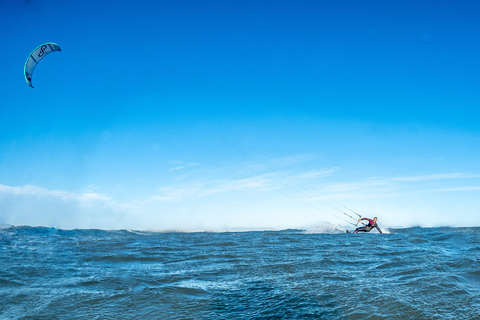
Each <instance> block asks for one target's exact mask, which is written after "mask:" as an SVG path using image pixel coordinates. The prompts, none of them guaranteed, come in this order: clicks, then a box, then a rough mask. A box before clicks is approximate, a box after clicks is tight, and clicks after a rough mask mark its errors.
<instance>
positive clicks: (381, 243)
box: [0, 227, 480, 319]
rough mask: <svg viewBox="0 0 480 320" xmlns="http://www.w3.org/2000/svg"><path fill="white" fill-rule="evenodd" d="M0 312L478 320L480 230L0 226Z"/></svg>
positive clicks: (25, 315) (8, 315)
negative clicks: (169, 229)
mask: <svg viewBox="0 0 480 320" xmlns="http://www.w3.org/2000/svg"><path fill="white" fill-rule="evenodd" d="M0 258H1V268H0V318H1V319H480V228H431V229H424V228H410V229H393V230H391V232H390V233H389V234H378V233H376V234H374V233H369V234H345V233H339V232H337V233H333V234H332V233H330V234H326V233H316V232H312V230H310V231H303V230H286V231H278V232H269V231H262V232H225V233H214V232H198V233H180V232H177V233H160V232H131V231H102V230H71V231H65V230H58V229H49V228H30V227H11V228H6V229H0Z"/></svg>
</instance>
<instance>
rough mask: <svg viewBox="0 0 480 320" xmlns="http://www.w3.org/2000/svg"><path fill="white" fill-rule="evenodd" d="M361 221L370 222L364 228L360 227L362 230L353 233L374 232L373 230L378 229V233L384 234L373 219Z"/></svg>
mask: <svg viewBox="0 0 480 320" xmlns="http://www.w3.org/2000/svg"><path fill="white" fill-rule="evenodd" d="M361 220H367V221H368V224H367V225H366V226H364V227H360V228H357V229H355V231H354V232H353V233H357V232H370V230H372V229H373V228H377V230H378V232H380V233H382V230H380V228H379V227H378V225H377V223H376V222H374V221H373V220H371V219H368V218H362V219H361Z"/></svg>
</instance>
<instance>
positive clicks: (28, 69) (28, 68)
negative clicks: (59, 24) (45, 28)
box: [23, 42, 61, 88]
mask: <svg viewBox="0 0 480 320" xmlns="http://www.w3.org/2000/svg"><path fill="white" fill-rule="evenodd" d="M54 51H61V50H60V47H59V46H58V45H57V44H55V43H53V42H47V43H44V44H41V45H39V46H38V47H37V48H35V50H33V51H32V53H30V55H29V56H28V58H27V61H26V62H25V67H24V68H23V73H24V75H25V80H27V83H28V85H29V86H30V87H32V88H33V86H32V75H33V70H34V69H35V67H36V66H37V64H38V63H39V62H40V60H42V59H43V57H45V56H46V55H47V54H49V53H52V52H54Z"/></svg>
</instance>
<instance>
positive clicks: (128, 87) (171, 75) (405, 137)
mask: <svg viewBox="0 0 480 320" xmlns="http://www.w3.org/2000/svg"><path fill="white" fill-rule="evenodd" d="M479 12H480V3H478V2H477V1H462V2H460V3H459V2H458V1H402V2H399V1H344V0H341V1H248V0H247V1H214V0H212V1H145V0H140V1H90V0H87V1H67V0H65V1H59V0H30V1H13V0H4V1H1V2H0V31H1V35H2V39H3V43H4V44H5V45H4V47H3V48H2V52H1V54H0V88H1V89H0V90H1V94H0V223H6V224H14V225H33V226H36V225H42V226H54V227H60V228H104V229H117V228H128V229H156V230H172V229H174V230H203V229H217V230H224V229H235V228H251V229H253V228H310V229H315V228H316V227H318V226H319V225H322V224H325V221H326V222H328V223H331V224H334V225H341V226H349V227H351V228H353V226H351V225H348V223H347V222H351V221H353V220H352V219H350V218H348V217H347V216H346V215H344V214H343V211H346V212H347V213H349V214H352V213H351V212H350V211H348V210H347V209H345V208H344V207H343V206H346V207H347V208H349V209H352V210H353V211H355V212H357V213H360V214H361V215H362V216H368V217H370V216H378V217H379V224H380V225H381V226H382V225H383V226H386V227H397V226H405V227H406V226H412V225H421V226H438V225H454V226H478V225H480V200H479V199H480V125H479V124H480V109H479V106H480V91H479V88H480V59H479V57H480V23H479V22H478V14H479ZM44 42H55V43H57V44H58V45H59V46H60V47H61V49H62V52H60V53H59V52H54V53H52V54H51V55H49V56H47V57H46V58H45V59H43V60H42V61H41V62H40V64H39V65H38V66H37V68H36V69H35V72H34V77H33V85H34V86H35V89H32V88H30V87H29V86H28V85H27V84H26V82H25V80H24V78H23V73H22V68H23V65H24V63H25V60H26V58H27V56H28V54H29V53H30V52H31V51H32V50H33V49H34V48H35V47H37V46H38V45H40V44H42V43H44ZM332 207H333V208H332ZM352 215H353V214H352Z"/></svg>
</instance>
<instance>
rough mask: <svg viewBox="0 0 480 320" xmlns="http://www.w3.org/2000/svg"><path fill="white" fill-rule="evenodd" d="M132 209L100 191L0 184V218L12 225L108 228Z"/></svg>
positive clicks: (113, 226) (116, 225) (112, 226)
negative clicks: (71, 190)
mask: <svg viewBox="0 0 480 320" xmlns="http://www.w3.org/2000/svg"><path fill="white" fill-rule="evenodd" d="M131 209H132V207H131V206H130V205H128V204H120V203H118V202H116V201H114V200H112V198H110V197H108V196H106V195H103V194H100V193H93V192H87V193H81V194H77V193H73V192H69V191H63V190H48V189H45V188H41V187H38V186H32V185H25V186H6V185H0V221H1V222H3V223H10V224H13V225H23V224H26V225H44V226H59V227H62V228H81V227H87V228H105V229H111V228H116V227H118V226H119V224H118V222H119V221H120V220H121V219H122V218H123V216H124V215H125V214H126V213H127V212H129V211H130V210H131Z"/></svg>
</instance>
